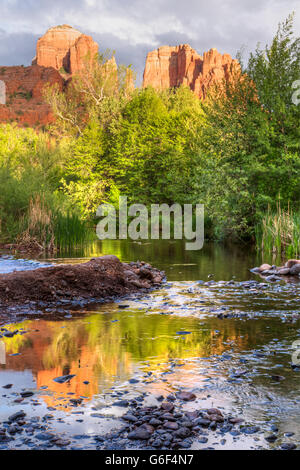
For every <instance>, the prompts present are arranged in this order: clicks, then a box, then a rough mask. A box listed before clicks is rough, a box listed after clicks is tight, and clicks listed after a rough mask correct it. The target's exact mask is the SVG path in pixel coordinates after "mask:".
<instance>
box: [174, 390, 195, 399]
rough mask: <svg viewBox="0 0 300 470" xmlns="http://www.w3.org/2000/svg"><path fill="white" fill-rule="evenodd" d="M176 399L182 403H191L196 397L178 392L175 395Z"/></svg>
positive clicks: (189, 393) (188, 393) (192, 394)
mask: <svg viewBox="0 0 300 470" xmlns="http://www.w3.org/2000/svg"><path fill="white" fill-rule="evenodd" d="M176 397H177V398H178V399H179V400H183V401H193V400H196V395H195V394H194V393H192V392H179V393H177V394H176Z"/></svg>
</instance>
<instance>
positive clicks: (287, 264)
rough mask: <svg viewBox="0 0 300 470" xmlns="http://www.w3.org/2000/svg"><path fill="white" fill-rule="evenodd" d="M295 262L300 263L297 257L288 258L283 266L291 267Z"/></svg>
mask: <svg viewBox="0 0 300 470" xmlns="http://www.w3.org/2000/svg"><path fill="white" fill-rule="evenodd" d="M295 264H299V265H300V260H299V259H289V260H288V261H287V262H286V263H285V267H286V268H291V267H293V266H295Z"/></svg>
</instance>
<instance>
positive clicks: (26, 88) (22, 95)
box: [0, 65, 64, 127]
mask: <svg viewBox="0 0 300 470" xmlns="http://www.w3.org/2000/svg"><path fill="white" fill-rule="evenodd" d="M0 80H2V81H3V82H4V83H5V87H6V104H2V105H1V104H0V122H10V121H17V122H18V123H20V124H22V125H28V126H31V127H39V126H42V125H46V124H48V123H50V122H51V121H52V120H53V115H52V113H51V109H50V107H49V106H48V105H47V104H46V103H45V102H43V88H44V86H45V85H46V84H48V83H51V84H54V83H57V84H58V86H59V87H60V89H62V88H63V83H64V81H63V79H62V77H61V76H60V74H59V73H58V72H57V70H55V69H53V68H52V67H40V66H38V65H34V66H31V67H0Z"/></svg>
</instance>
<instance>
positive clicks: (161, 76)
mask: <svg viewBox="0 0 300 470" xmlns="http://www.w3.org/2000/svg"><path fill="white" fill-rule="evenodd" d="M236 69H239V64H238V61H237V60H233V59H232V58H231V56H230V55H229V54H224V55H222V54H220V53H219V52H218V51H217V50H216V49H210V51H208V52H205V53H204V55H203V57H202V56H200V55H199V54H198V53H197V52H196V51H195V50H194V49H192V48H191V46H189V45H188V44H183V45H180V46H175V47H170V46H163V47H160V48H159V49H156V50H155V51H152V52H149V54H148V56H147V59H146V66H145V71H144V82H143V86H144V87H147V86H153V87H154V88H155V89H159V90H163V89H166V88H170V87H177V86H179V85H187V86H189V87H190V88H191V90H193V91H194V93H195V94H196V95H197V96H199V98H205V95H206V92H207V90H208V88H209V87H210V86H211V85H212V84H213V83H215V82H220V81H222V80H223V79H225V80H229V79H230V76H231V75H232V71H233V70H236Z"/></svg>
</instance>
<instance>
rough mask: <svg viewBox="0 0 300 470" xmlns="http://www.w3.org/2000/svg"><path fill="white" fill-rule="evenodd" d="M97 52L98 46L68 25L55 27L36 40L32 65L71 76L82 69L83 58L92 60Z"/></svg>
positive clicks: (88, 37)
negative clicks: (49, 68)
mask: <svg viewBox="0 0 300 470" xmlns="http://www.w3.org/2000/svg"><path fill="white" fill-rule="evenodd" d="M97 52H98V45H97V44H96V43H95V42H94V41H93V39H92V37H91V36H86V35H85V34H82V33H81V32H80V31H77V30H76V29H74V28H72V27H71V26H69V25H62V26H55V27H54V28H50V29H48V31H47V32H46V33H45V34H44V36H42V37H41V38H40V39H39V40H38V42H37V46H36V57H35V58H34V59H33V64H37V65H43V66H44V67H53V68H55V69H56V70H58V71H62V72H66V73H69V74H73V73H77V72H78V71H80V70H81V69H83V68H84V60H85V57H87V56H89V58H90V60H93V59H94V57H95V55H96V54H97Z"/></svg>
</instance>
